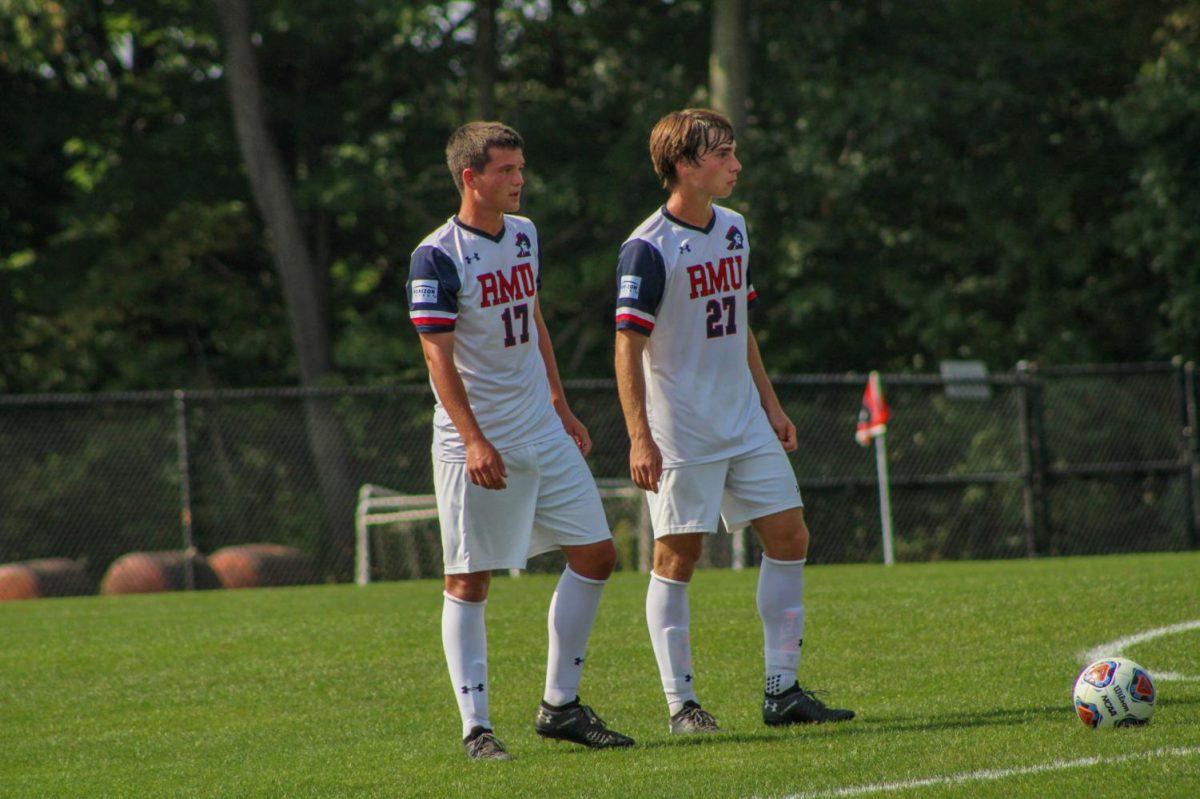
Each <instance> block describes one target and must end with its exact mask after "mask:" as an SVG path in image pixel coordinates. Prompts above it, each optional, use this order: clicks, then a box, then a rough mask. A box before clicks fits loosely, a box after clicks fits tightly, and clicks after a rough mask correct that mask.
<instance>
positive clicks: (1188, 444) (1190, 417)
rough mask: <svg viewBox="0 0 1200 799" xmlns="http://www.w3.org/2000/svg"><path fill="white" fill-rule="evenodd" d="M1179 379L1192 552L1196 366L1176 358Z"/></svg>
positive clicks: (1198, 481) (1199, 428)
mask: <svg viewBox="0 0 1200 799" xmlns="http://www.w3.org/2000/svg"><path fill="white" fill-rule="evenodd" d="M1174 361H1175V366H1176V369H1177V374H1178V377H1179V382H1178V386H1179V400H1180V402H1179V410H1180V415H1181V417H1182V421H1183V457H1184V460H1185V461H1186V462H1187V466H1188V470H1187V475H1186V476H1185V478H1184V496H1185V497H1186V498H1187V510H1186V511H1185V516H1186V519H1185V520H1184V530H1185V535H1186V541H1187V545H1188V548H1189V549H1195V548H1196V543H1197V542H1196V529H1197V528H1198V527H1200V453H1198V452H1197V446H1198V444H1197V436H1198V435H1200V420H1198V419H1197V410H1196V402H1197V399H1196V364H1195V363H1193V362H1192V361H1188V362H1187V363H1183V359H1182V358H1179V357H1176V358H1175V359H1174Z"/></svg>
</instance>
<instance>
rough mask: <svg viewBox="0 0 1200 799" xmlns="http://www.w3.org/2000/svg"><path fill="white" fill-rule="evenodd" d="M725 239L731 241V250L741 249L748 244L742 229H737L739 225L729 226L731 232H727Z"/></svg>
mask: <svg viewBox="0 0 1200 799" xmlns="http://www.w3.org/2000/svg"><path fill="white" fill-rule="evenodd" d="M725 240H726V241H728V242H729V249H731V250H740V249H742V248H743V247H745V246H746V242H745V240H744V239H743V238H742V231H740V230H738V229H737V225H730V226H729V232H728V233H726V234H725Z"/></svg>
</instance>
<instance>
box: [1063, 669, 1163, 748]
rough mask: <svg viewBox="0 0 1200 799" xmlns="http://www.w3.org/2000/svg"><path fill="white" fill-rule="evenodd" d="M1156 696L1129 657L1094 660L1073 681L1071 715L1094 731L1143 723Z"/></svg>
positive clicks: (1151, 710)
mask: <svg viewBox="0 0 1200 799" xmlns="http://www.w3.org/2000/svg"><path fill="white" fill-rule="evenodd" d="M1156 697H1157V694H1156V692H1155V690H1154V683H1153V682H1152V681H1151V680H1150V675H1149V674H1148V673H1147V672H1146V670H1145V669H1143V668H1142V667H1141V666H1139V665H1138V664H1136V663H1134V662H1133V661H1132V660H1130V659H1129V658H1104V659H1103V660H1097V661H1096V662H1095V663H1093V664H1091V665H1090V666H1088V667H1087V668H1085V669H1084V670H1083V671H1082V672H1080V674H1079V678H1078V679H1077V680H1075V712H1076V713H1078V714H1079V720H1080V721H1082V722H1083V724H1084V726H1086V727H1091V728H1092V729H1094V730H1096V729H1100V728H1101V727H1130V726H1134V725H1137V724H1146V723H1147V722H1149V721H1150V717H1151V716H1152V715H1154V700H1155V698H1156Z"/></svg>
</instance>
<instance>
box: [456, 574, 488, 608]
mask: <svg viewBox="0 0 1200 799" xmlns="http://www.w3.org/2000/svg"><path fill="white" fill-rule="evenodd" d="M491 582H492V574H491V572H475V573H473V574H447V575H446V579H445V587H446V593H447V594H449V595H450V596H452V597H454V598H455V599H461V600H462V601H464V602H482V601H483V600H485V599H487V595H488V587H489V586H490V585H491Z"/></svg>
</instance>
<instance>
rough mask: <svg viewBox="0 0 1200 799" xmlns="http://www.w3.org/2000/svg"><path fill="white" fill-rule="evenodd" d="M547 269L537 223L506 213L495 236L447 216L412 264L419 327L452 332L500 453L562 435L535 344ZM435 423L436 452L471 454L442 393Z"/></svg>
mask: <svg viewBox="0 0 1200 799" xmlns="http://www.w3.org/2000/svg"><path fill="white" fill-rule="evenodd" d="M541 274H542V267H541V249H540V245H539V242H538V236H537V228H535V227H534V225H533V223H532V222H530V221H529V220H528V219H526V218H524V217H520V216H510V215H506V216H505V217H504V229H503V230H501V231H500V233H499V234H498V235H496V236H491V235H488V234H487V233H485V232H484V231H482V230H476V229H475V228H472V227H469V226H467V225H464V224H463V223H462V222H460V221H459V220H458V217H457V216H455V217H451V218H450V219H448V220H447V221H446V224H444V225H442V226H441V227H439V228H438V229H437V230H435V231H433V232H432V233H430V234H429V235H428V236H426V237H425V240H424V241H422V242H421V243H420V244H419V245H418V246H417V248H416V250H414V251H413V254H412V260H411V263H410V266H409V275H408V284H407V292H408V307H409V317H410V318H411V319H412V322H413V324H414V325H415V326H416V328H417V330H418V331H419V332H421V333H439V332H445V331H450V330H453V331H454V366H455V368H456V369H458V373H459V375H461V376H462V381H463V385H464V386H465V387H466V390H467V400H468V401H469V402H470V405H471V411H472V412H473V413H474V414H475V419H476V420H477V421H478V422H479V427H480V429H482V430H483V434H484V435H485V436H487V439H488V441H490V442H491V443H492V446H494V447H495V448H496V449H498V450H500V451H501V452H503V451H504V450H506V449H512V448H513V447H519V446H524V445H526V444H533V443H536V442H538V441H542V440H544V439H547V438H550V437H551V436H554V435H563V434H564V433H563V426H562V422H561V421H560V420H559V418H558V414H556V413H555V412H554V408H553V406H552V405H551V404H550V384H549V382H548V380H547V378H546V364H545V362H544V361H543V360H542V353H541V350H539V349H538V332H537V324H536V323H535V319H534V303H535V302H536V300H537V291H538V289H539V288H541V284H542V278H541ZM430 382H431V383H432V379H431V380H430ZM434 395H435V397H436V395H437V387H436V386H434ZM433 428H434V435H433V452H434V455H435V456H436V457H438V458H440V459H442V460H447V461H463V460H466V448H465V447H464V445H463V441H462V437H461V436H460V435H459V434H458V430H456V429H455V427H454V424H453V422H451V421H450V416H449V414H447V413H446V410H445V408H444V407H443V406H442V402H441V399H440V398H438V400H437V406H436V408H435V410H434V415H433Z"/></svg>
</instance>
